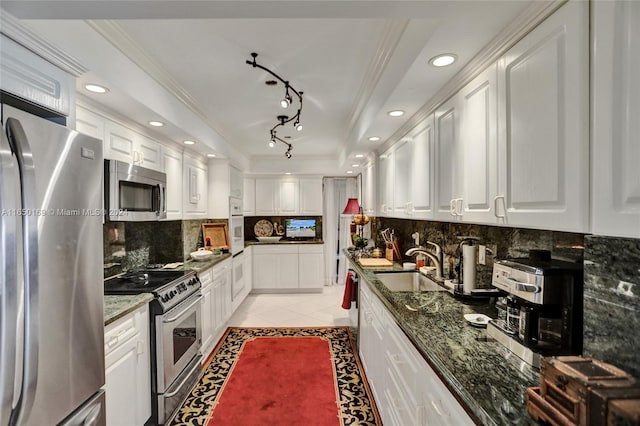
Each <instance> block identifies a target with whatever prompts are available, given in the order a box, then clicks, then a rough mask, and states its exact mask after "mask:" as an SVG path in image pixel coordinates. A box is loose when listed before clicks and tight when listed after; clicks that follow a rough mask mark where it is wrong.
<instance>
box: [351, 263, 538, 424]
mask: <svg viewBox="0 0 640 426" xmlns="http://www.w3.org/2000/svg"><path fill="white" fill-rule="evenodd" d="M347 258H348V259H349V260H350V263H351V267H352V269H354V270H355V271H356V272H357V274H358V275H359V276H360V277H361V278H363V279H364V280H362V279H361V280H360V281H361V282H366V283H367V285H369V287H370V288H371V289H372V291H373V292H374V293H375V294H376V295H377V296H378V297H379V298H380V300H381V301H382V302H383V303H384V305H385V306H386V308H387V309H388V310H389V312H390V313H391V315H392V316H393V318H394V319H395V321H396V322H397V323H398V325H399V326H400V328H401V329H402V330H403V331H404V333H405V334H406V335H407V337H408V338H409V339H410V340H411V341H412V342H413V344H414V346H415V347H416V348H417V349H418V351H419V352H420V353H421V354H422V355H423V357H424V358H425V360H426V361H427V362H428V363H429V365H430V366H431V367H432V368H433V369H434V370H435V371H436V373H437V374H438V375H439V376H440V378H441V379H442V380H443V382H444V383H445V385H446V386H447V387H448V388H449V390H451V391H452V392H453V394H454V395H455V396H456V397H457V399H458V400H459V401H460V402H461V403H462V405H463V406H464V407H465V409H466V410H467V411H468V412H469V414H471V415H472V417H474V418H475V420H476V422H478V423H480V424H483V425H491V424H497V425H503V424H505V425H506V424H509V425H514V424H537V423H536V422H535V421H534V420H533V419H532V418H531V417H530V416H529V414H528V413H527V408H526V396H525V394H526V389H527V387H529V386H537V384H538V381H539V373H538V371H536V370H534V369H533V368H531V367H529V366H528V365H527V364H525V363H524V362H523V361H521V360H520V359H519V358H518V357H516V356H515V355H513V354H511V353H510V352H508V351H507V350H506V348H504V347H503V346H502V345H500V343H498V342H496V341H495V340H493V339H491V338H489V337H487V333H486V329H484V328H476V327H473V326H471V325H470V324H468V323H467V322H466V321H465V320H464V318H463V315H464V314H469V313H478V314H485V315H488V316H490V317H492V318H496V316H497V312H496V308H495V306H494V305H490V304H489V303H488V302H487V301H486V300H484V301H483V300H461V299H457V298H455V297H454V296H453V295H452V294H450V293H449V292H446V291H437V292H421V293H413V292H391V291H389V290H388V289H387V288H386V287H385V286H384V284H382V282H381V281H380V280H378V279H377V278H376V276H375V275H374V272H376V268H369V267H367V268H365V267H362V266H361V265H360V264H359V263H357V261H356V260H355V259H354V258H352V257H351V256H350V255H349V253H348V252H347ZM377 270H378V271H390V270H402V266H401V265H399V264H397V263H396V264H394V266H393V267H386V268H378V269H377ZM427 302H430V303H433V302H438V304H439V310H438V311H437V312H435V313H431V312H428V311H426V310H425V309H428V308H424V309H421V310H418V311H417V312H413V311H410V310H408V309H407V308H406V307H405V305H409V306H413V307H418V306H421V305H423V304H425V303H427Z"/></svg>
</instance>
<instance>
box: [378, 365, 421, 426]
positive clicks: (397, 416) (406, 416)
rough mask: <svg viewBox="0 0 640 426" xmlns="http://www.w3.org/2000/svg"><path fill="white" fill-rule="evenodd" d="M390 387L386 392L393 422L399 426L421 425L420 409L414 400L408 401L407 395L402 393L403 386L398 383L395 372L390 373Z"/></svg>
mask: <svg viewBox="0 0 640 426" xmlns="http://www.w3.org/2000/svg"><path fill="white" fill-rule="evenodd" d="M389 373H390V374H389V381H388V387H387V390H386V391H385V396H386V398H387V408H388V410H389V416H388V417H389V418H390V419H391V422H392V423H394V424H397V425H398V426H404V425H419V424H420V421H419V417H420V408H419V407H418V405H417V404H416V402H415V400H414V399H407V398H406V397H407V394H406V393H404V392H402V390H401V387H402V385H401V384H399V383H398V382H397V378H396V376H395V374H393V372H389Z"/></svg>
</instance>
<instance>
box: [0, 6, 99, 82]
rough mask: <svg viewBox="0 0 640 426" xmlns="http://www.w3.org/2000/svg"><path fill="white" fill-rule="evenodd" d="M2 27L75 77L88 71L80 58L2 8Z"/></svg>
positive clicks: (14, 39) (20, 41) (19, 42)
mask: <svg viewBox="0 0 640 426" xmlns="http://www.w3.org/2000/svg"><path fill="white" fill-rule="evenodd" d="M0 29H1V30H0V32H1V33H2V34H4V35H6V36H7V37H9V38H10V39H12V40H13V41H15V42H16V43H18V44H20V45H22V46H24V47H25V48H27V49H29V50H30V51H32V52H33V53H35V54H36V55H38V56H40V57H42V58H44V59H46V60H47V61H48V62H51V63H52V64H53V65H55V66H57V67H58V68H60V69H62V70H64V71H66V72H67V73H69V74H71V75H73V76H74V77H78V76H80V75H82V74H84V73H86V72H87V71H88V68H87V67H85V66H84V65H83V64H82V63H81V62H80V61H79V60H77V59H76V58H74V57H73V56H71V55H69V54H68V53H67V52H65V51H63V50H61V49H59V48H58V47H56V46H54V45H53V44H51V43H49V42H48V41H47V40H45V39H43V38H42V37H40V36H39V35H38V34H37V33H35V32H34V31H33V30H31V29H30V28H29V27H27V26H26V25H24V24H23V23H22V22H20V20H19V19H18V18H16V17H14V16H13V15H11V14H9V13H7V12H6V11H4V10H3V9H0Z"/></svg>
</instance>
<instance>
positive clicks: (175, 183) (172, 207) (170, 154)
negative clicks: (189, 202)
mask: <svg viewBox="0 0 640 426" xmlns="http://www.w3.org/2000/svg"><path fill="white" fill-rule="evenodd" d="M163 157H164V160H163V162H164V172H165V173H166V175H167V200H166V202H167V220H180V219H182V189H183V188H182V152H180V151H177V150H174V149H171V148H167V147H165V148H164V149H163Z"/></svg>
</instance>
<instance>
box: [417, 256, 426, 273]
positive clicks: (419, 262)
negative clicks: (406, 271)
mask: <svg viewBox="0 0 640 426" xmlns="http://www.w3.org/2000/svg"><path fill="white" fill-rule="evenodd" d="M423 266H427V256H425V255H424V254H418V255H417V256H416V269H418V270H419V269H420V268H422V267H423Z"/></svg>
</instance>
